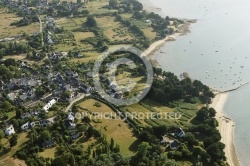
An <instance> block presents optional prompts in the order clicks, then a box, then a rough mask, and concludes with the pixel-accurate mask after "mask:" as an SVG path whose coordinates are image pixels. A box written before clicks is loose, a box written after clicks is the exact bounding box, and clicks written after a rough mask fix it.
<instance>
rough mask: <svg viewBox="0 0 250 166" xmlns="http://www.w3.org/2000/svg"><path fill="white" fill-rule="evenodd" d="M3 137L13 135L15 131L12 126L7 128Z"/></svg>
mask: <svg viewBox="0 0 250 166" xmlns="http://www.w3.org/2000/svg"><path fill="white" fill-rule="evenodd" d="M4 133H5V135H7V136H10V135H12V134H15V129H14V127H13V125H10V126H9V127H7V128H6V129H5V131H4Z"/></svg>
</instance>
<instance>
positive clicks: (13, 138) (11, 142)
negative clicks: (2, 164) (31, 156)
mask: <svg viewBox="0 0 250 166" xmlns="http://www.w3.org/2000/svg"><path fill="white" fill-rule="evenodd" d="M17 139H18V135H17V134H14V135H12V137H11V138H10V147H13V146H15V145H16V144H17Z"/></svg>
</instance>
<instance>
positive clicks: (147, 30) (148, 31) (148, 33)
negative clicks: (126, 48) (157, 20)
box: [142, 27, 156, 40]
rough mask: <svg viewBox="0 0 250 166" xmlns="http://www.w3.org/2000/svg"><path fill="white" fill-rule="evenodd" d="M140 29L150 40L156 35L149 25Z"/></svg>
mask: <svg viewBox="0 0 250 166" xmlns="http://www.w3.org/2000/svg"><path fill="white" fill-rule="evenodd" d="M142 31H143V32H144V34H145V35H146V36H147V37H148V38H149V39H150V40H154V39H155V37H156V32H153V29H152V28H151V27H148V28H145V29H142Z"/></svg>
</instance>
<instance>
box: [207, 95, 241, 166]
mask: <svg viewBox="0 0 250 166" xmlns="http://www.w3.org/2000/svg"><path fill="white" fill-rule="evenodd" d="M228 96H229V93H228V92H227V93H218V94H216V96H215V98H214V99H213V101H212V103H211V104H210V107H212V108H214V109H215V110H216V119H217V121H218V123H219V126H218V127H217V129H218V130H219V132H220V134H221V142H222V143H224V144H225V146H226V147H225V149H224V151H225V156H226V158H227V159H226V161H227V162H228V164H229V165H230V166H240V162H239V159H238V157H237V154H236V150H235V147H234V126H235V124H234V121H233V120H232V119H230V118H228V117H226V116H225V114H224V112H223V107H224V105H225V103H226V102H227V99H228Z"/></svg>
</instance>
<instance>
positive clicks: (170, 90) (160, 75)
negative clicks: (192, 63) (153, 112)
mask: <svg viewBox="0 0 250 166" xmlns="http://www.w3.org/2000/svg"><path fill="white" fill-rule="evenodd" d="M154 71H155V74H156V75H157V77H155V79H154V81H153V85H152V88H151V90H150V92H149V94H148V97H149V98H150V99H153V100H155V101H158V102H160V103H163V104H167V103H169V102H172V101H175V100H180V99H185V101H186V102H192V99H194V98H199V99H200V101H201V102H202V103H210V102H211V98H213V97H214V94H213V92H211V90H210V89H209V87H208V86H206V85H203V84H202V82H200V81H198V80H194V81H192V80H191V79H190V78H185V79H182V80H179V79H178V77H177V76H176V75H174V74H173V73H170V72H165V71H164V72H162V70H161V69H159V68H158V69H157V68H154Z"/></svg>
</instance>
